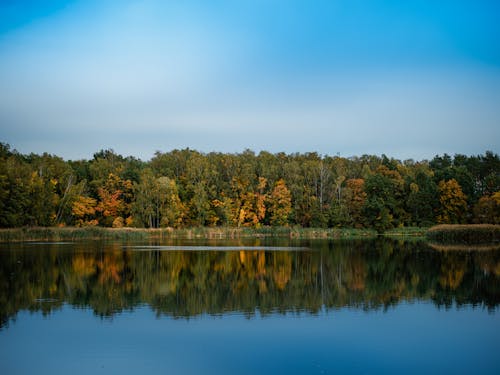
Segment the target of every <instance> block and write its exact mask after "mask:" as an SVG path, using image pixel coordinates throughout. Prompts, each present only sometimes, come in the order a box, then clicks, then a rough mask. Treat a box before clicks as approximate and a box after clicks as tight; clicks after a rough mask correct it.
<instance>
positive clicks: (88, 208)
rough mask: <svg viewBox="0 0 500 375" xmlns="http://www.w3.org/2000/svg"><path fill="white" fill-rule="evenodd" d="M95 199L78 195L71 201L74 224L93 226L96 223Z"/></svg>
mask: <svg viewBox="0 0 500 375" xmlns="http://www.w3.org/2000/svg"><path fill="white" fill-rule="evenodd" d="M96 206H97V201H96V200H95V199H94V198H90V197H85V196H83V195H79V196H78V197H76V199H75V201H74V202H73V206H72V209H71V214H72V215H73V217H74V218H75V221H76V226H78V227H81V226H93V225H97V224H98V221H97V220H96V219H95V213H96Z"/></svg>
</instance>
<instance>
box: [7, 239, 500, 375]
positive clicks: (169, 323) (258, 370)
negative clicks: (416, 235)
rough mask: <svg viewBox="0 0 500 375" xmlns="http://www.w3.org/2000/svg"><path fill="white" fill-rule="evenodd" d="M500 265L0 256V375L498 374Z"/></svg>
mask: <svg viewBox="0 0 500 375" xmlns="http://www.w3.org/2000/svg"><path fill="white" fill-rule="evenodd" d="M499 302H500V252H499V251H496V252H495V251H493V252H439V251H436V250H433V249H431V248H429V247H428V246H427V245H426V244H423V243H418V242H413V243H404V242H396V241H391V240H387V239H379V240H376V241H350V242H333V241H326V240H325V241H290V240H278V241H277V240H274V241H264V240H241V241H176V242H163V243H115V242H113V243H109V242H78V243H24V244H15V245H0V373H2V374H17V373H21V374H22V373H30V374H31V373H64V374H67V373H71V374H77V373H82V374H83V373H84V374H88V373H120V374H123V373H171V374H200V373H206V374H266V373H268V374H279V373H283V374H290V373H292V374H293V373H296V374H328V373H329V374H331V373H356V374H364V373H369V374H372V373H423V372H426V373H439V374H442V373H452V372H453V373H467V374H470V373H492V374H493V373H497V374H498V373H499V372H500V356H499V355H498V354H499V350H500V315H499V308H498V306H499Z"/></svg>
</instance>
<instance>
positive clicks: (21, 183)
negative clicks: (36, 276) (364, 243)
mask: <svg viewBox="0 0 500 375" xmlns="http://www.w3.org/2000/svg"><path fill="white" fill-rule="evenodd" d="M455 223H459V224H463V223H491V224H498V223H500V158H499V156H498V155H497V154H494V153H492V152H486V153H485V154H484V155H477V156H465V155H455V156H454V157H451V156H449V155H446V154H445V155H443V156H436V157H435V158H433V159H432V160H430V161H427V160H424V161H414V160H405V161H399V160H396V159H393V158H389V157H386V156H385V155H382V156H381V157H378V156H370V155H363V156H361V157H350V158H344V157H340V156H334V157H331V156H322V155H318V154H317V153H305V154H284V153H278V154H271V153H268V152H260V153H259V154H255V153H254V152H252V151H250V150H247V151H244V152H242V153H239V154H224V153H217V152H212V153H208V154H204V153H200V152H197V151H193V150H190V149H185V150H173V151H170V152H166V153H163V152H157V153H156V154H155V155H154V157H153V158H152V159H151V160H149V161H147V162H144V161H141V160H139V159H136V158H134V157H132V156H122V155H118V154H116V153H115V152H114V151H112V150H102V151H99V152H97V153H95V154H94V157H93V159H92V160H77V161H65V160H63V159H62V158H60V157H58V156H54V155H49V154H43V155H36V154H29V155H23V154H20V153H18V152H16V151H15V150H11V148H10V146H9V145H7V144H3V143H1V144H0V227H3V228H12V227H22V226H42V227H45V226H47V227H49V226H81V227H92V226H94V227H97V226H98V227H114V228H122V227H138V228H163V227H165V228H166V227H171V228H191V227H205V226H206V227H235V228H242V227H252V228H260V227H266V226H270V227H283V226H285V227H286V226H292V227H293V226H299V227H302V228H356V229H374V230H376V231H378V232H380V233H381V232H385V231H387V230H391V229H393V228H401V227H415V226H420V227H429V226H431V225H434V224H455Z"/></svg>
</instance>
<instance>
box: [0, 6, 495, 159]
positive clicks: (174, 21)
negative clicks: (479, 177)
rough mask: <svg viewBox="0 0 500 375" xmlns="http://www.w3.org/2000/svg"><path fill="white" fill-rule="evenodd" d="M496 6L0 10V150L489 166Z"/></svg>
mask: <svg viewBox="0 0 500 375" xmlns="http://www.w3.org/2000/svg"><path fill="white" fill-rule="evenodd" d="M499 140H500V2H498V1H495V0H488V1H487V0H470V1H464V0H454V1H447V0H440V1H433V0H428V1H426V0H407V1H399V0H391V1H390V0H365V1H357V0H329V1H313V0H303V1H302V0H241V1H237V0H234V1H226V0H212V1H201V0H200V1H180V0H179V1H159V0H158V1H153V0H152V1H127V0H121V1H118V0H117V1H112V0H86V1H62V0H59V1H50V2H49V1H42V0H39V1H22V0H19V1H17V0H12V1H10V0H7V1H5V0H4V1H1V2H0V141H2V142H7V143H10V144H11V145H12V146H13V147H14V148H17V149H18V150H19V151H21V152H25V153H28V152H37V153H40V152H44V151H47V152H50V153H54V154H57V155H60V156H63V157H64V158H67V159H78V158H90V157H91V156H92V153H93V152H96V151H98V150H100V149H103V148H113V149H115V151H117V152H119V153H122V154H124V155H134V156H137V157H140V158H142V159H145V160H147V159H149V158H150V157H151V156H152V155H153V153H154V152H155V151H156V150H162V151H168V150H171V149H173V148H185V147H190V148H194V149H198V150H200V151H205V152H209V151H223V152H240V151H242V150H244V149H245V148H250V149H253V150H255V151H259V150H268V151H271V152H279V151H285V152H306V151H317V152H319V153H322V154H330V155H336V154H337V153H340V154H341V155H343V156H351V155H362V154H365V153H367V154H382V153H385V154H387V155H389V156H394V157H397V158H400V159H406V158H414V159H424V158H432V157H433V156H434V155H435V154H442V153H445V152H447V153H451V154H454V153H464V154H479V153H483V152H484V151H486V150H492V151H494V152H500V147H499V146H500V141H499Z"/></svg>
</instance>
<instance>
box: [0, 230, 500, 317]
mask: <svg viewBox="0 0 500 375" xmlns="http://www.w3.org/2000/svg"><path fill="white" fill-rule="evenodd" d="M150 245H151V244H148V246H150ZM181 245H182V244H181V243H171V244H170V243H169V244H167V245H165V244H162V246H175V247H173V248H169V251H163V250H162V249H161V247H160V248H155V247H154V246H153V247H151V248H149V249H148V248H147V247H145V246H144V245H143V244H140V247H141V251H137V249H136V248H135V247H134V246H133V245H127V246H123V244H120V243H112V244H109V243H108V244H105V243H100V242H88V243H75V244H37V245H33V244H24V245H20V244H18V245H11V246H10V247H9V246H6V245H4V246H3V247H1V248H0V309H1V311H0V319H1V320H0V324H1V326H4V325H5V324H6V323H7V322H8V320H9V319H12V318H15V316H16V314H17V312H18V311H19V310H21V309H26V310H30V311H42V312H43V313H50V311H52V310H53V309H57V308H58V307H60V306H62V305H63V304H65V303H67V304H71V305H72V306H76V307H82V308H88V307H90V308H92V309H93V310H94V311H95V313H96V314H98V315H101V316H112V315H113V314H115V313H117V312H120V311H122V310H124V309H131V308H134V307H136V306H139V305H142V304H147V305H149V306H150V307H151V308H152V309H153V310H154V311H155V312H156V313H157V314H158V315H162V314H166V315H169V316H173V317H190V316H195V315H199V314H202V313H208V314H222V313H224V312H230V311H236V312H241V313H244V314H247V315H249V316H251V315H252V314H255V312H256V310H258V311H259V312H260V314H262V315H263V316H265V315H266V314H269V313H272V312H303V311H304V312H309V313H316V312H318V311H320V310H321V309H322V308H324V309H326V310H328V309H336V308H341V307H354V308H360V309H364V310H370V309H380V308H386V307H388V306H391V305H394V304H397V303H399V302H400V301H402V300H407V301H413V300H429V301H433V302H434V303H435V304H436V305H437V306H451V305H452V304H453V303H455V304H457V305H458V306H460V305H463V304H471V305H474V306H476V305H479V306H486V307H487V308H489V309H490V310H494V309H495V308H496V306H498V303H499V301H500V282H499V280H500V253H499V252H498V251H490V252H486V251H483V252H459V251H448V252H439V251H434V250H432V249H429V248H428V247H427V246H426V245H425V244H423V243H418V242H416V243H403V242H396V241H392V240H387V239H379V240H376V241H368V240H364V241H349V242H333V241H309V242H301V243H299V244H297V243H294V244H293V245H300V246H294V249H293V251H283V249H282V248H281V247H282V246H289V245H291V244H290V243H288V242H287V240H283V241H281V242H278V243H276V242H274V243H272V244H269V245H272V247H269V248H268V247H262V245H261V244H260V243H259V242H256V243H250V244H249V243H245V244H241V243H229V242H227V241H226V242H210V243H207V242H204V243H202V244H201V245H203V246H205V247H206V248H205V249H204V251H196V250H195V249H194V248H191V251H181V250H178V247H177V246H181ZM199 245H200V244H193V243H188V244H187V246H192V247H193V246H199ZM252 245H253V246H257V247H256V248H253V250H250V249H252V247H251V246H252ZM207 246H210V247H207ZM213 246H219V247H218V248H215V249H216V250H215V251H207V250H208V249H214V247H213ZM220 246H231V249H232V250H233V251H222V249H221V247H220ZM241 246H244V247H243V249H244V250H243V249H242V248H241ZM298 247H301V248H307V249H309V250H304V251H302V250H300V249H298ZM146 249H147V250H146ZM273 249H274V250H277V249H279V250H280V251H270V250H273Z"/></svg>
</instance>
